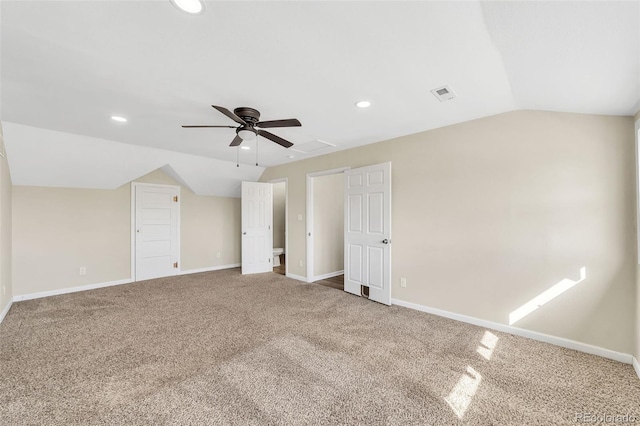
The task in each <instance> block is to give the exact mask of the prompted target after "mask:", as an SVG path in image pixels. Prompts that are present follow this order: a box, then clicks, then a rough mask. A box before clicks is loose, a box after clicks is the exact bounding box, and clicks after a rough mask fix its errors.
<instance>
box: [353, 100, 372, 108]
mask: <svg viewBox="0 0 640 426" xmlns="http://www.w3.org/2000/svg"><path fill="white" fill-rule="evenodd" d="M356 106H357V107H358V108H369V107H370V106H371V101H358V102H356Z"/></svg>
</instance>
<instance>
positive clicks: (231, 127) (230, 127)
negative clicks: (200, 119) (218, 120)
mask: <svg viewBox="0 0 640 426" xmlns="http://www.w3.org/2000/svg"><path fill="white" fill-rule="evenodd" d="M182 127H184V128H185V129H195V128H200V127H224V128H229V129H235V128H236V126H182Z"/></svg>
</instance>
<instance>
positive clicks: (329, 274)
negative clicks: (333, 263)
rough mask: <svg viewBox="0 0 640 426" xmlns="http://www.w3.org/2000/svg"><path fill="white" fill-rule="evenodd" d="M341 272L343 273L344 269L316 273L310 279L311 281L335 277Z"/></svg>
mask: <svg viewBox="0 0 640 426" xmlns="http://www.w3.org/2000/svg"><path fill="white" fill-rule="evenodd" d="M342 274H344V271H335V272H329V273H328V274H322V275H317V276H315V277H313V278H312V279H311V282H316V281H320V280H326V279H327V278H333V277H337V276H338V275H342Z"/></svg>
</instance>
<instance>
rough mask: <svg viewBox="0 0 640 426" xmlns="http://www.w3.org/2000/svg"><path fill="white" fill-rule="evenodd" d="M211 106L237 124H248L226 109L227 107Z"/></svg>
mask: <svg viewBox="0 0 640 426" xmlns="http://www.w3.org/2000/svg"><path fill="white" fill-rule="evenodd" d="M211 106H212V107H214V108H215V109H217V110H218V111H220V112H221V113H223V114H224V115H226V116H227V117H229V118H230V119H232V120H233V121H235V122H236V123H239V124H247V122H246V121H244V120H243V119H242V118H240V117H238V116H237V115H235V114H234V113H232V112H231V111H229V110H228V109H226V108H225V107H221V106H215V105H211Z"/></svg>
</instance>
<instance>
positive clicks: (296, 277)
mask: <svg viewBox="0 0 640 426" xmlns="http://www.w3.org/2000/svg"><path fill="white" fill-rule="evenodd" d="M287 278H293V279H294V280H298V281H302V282H305V283H306V282H308V281H307V277H303V276H301V275H296V274H291V273H289V274H287Z"/></svg>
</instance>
